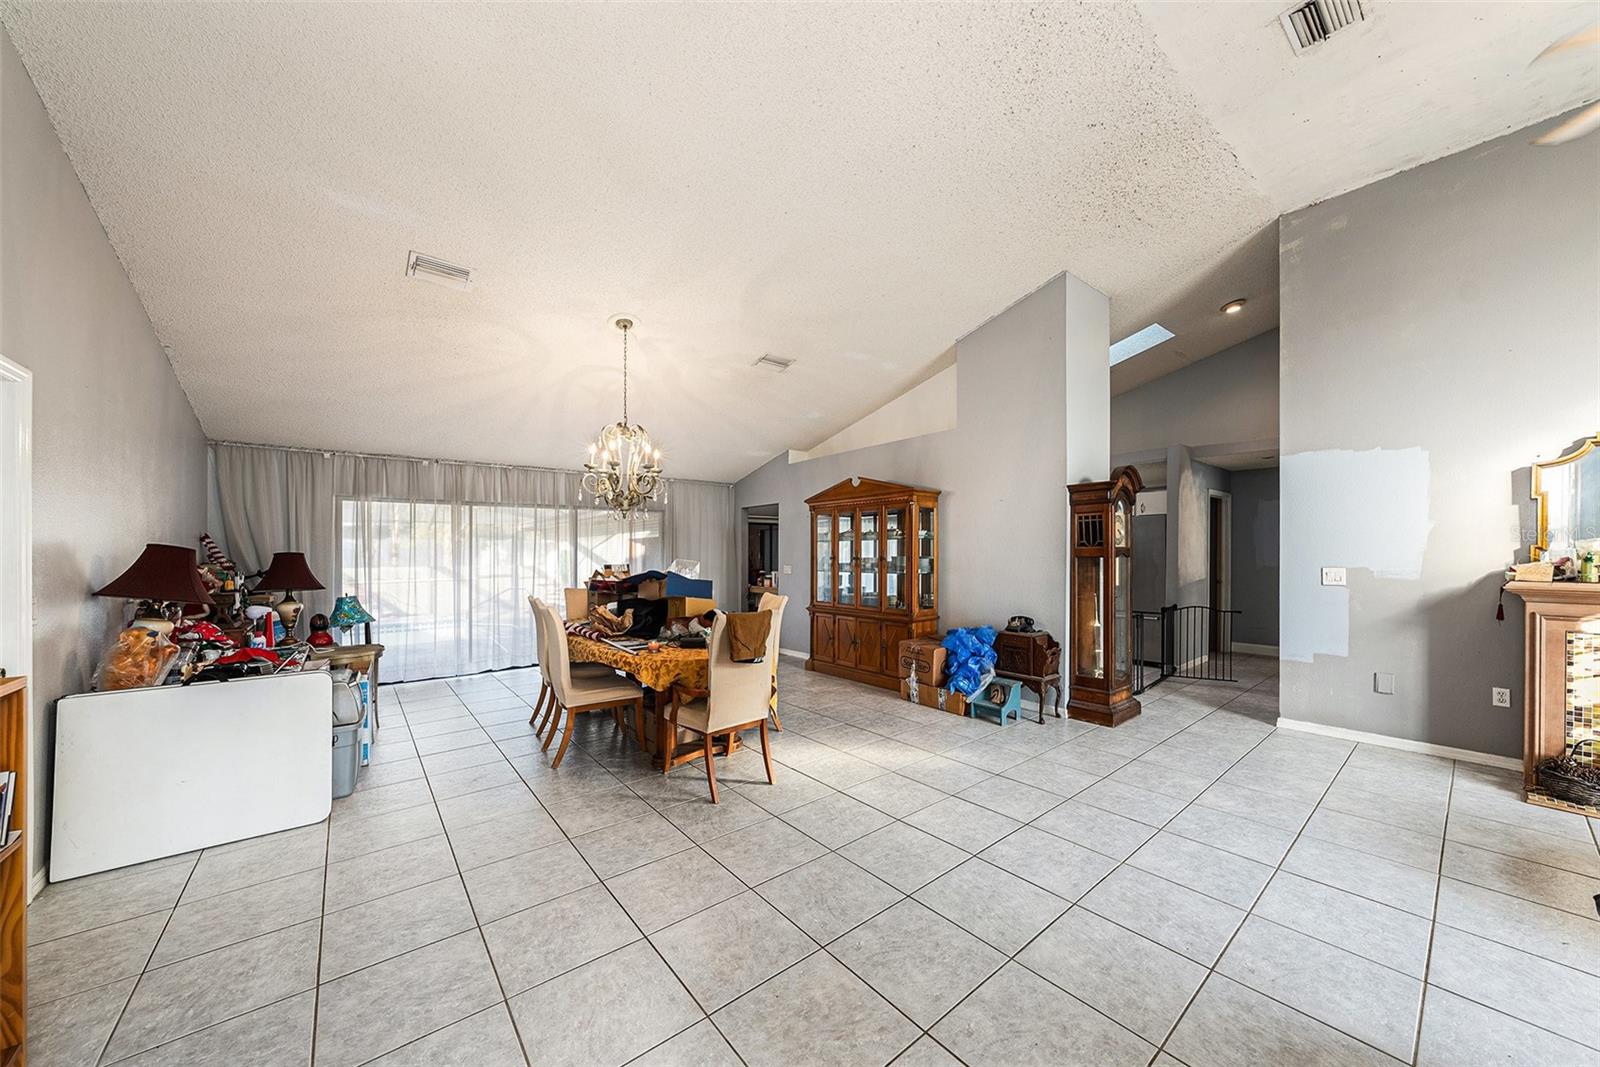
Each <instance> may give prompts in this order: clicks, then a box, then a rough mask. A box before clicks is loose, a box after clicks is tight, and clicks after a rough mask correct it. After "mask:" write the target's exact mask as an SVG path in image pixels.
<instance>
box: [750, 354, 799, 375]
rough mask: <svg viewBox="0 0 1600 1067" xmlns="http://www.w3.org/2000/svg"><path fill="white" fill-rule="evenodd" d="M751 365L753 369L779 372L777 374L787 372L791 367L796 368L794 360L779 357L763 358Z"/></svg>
mask: <svg viewBox="0 0 1600 1067" xmlns="http://www.w3.org/2000/svg"><path fill="white" fill-rule="evenodd" d="M750 365H751V366H752V367H760V368H762V369H763V370H770V371H774V372H777V373H782V372H783V371H786V370H788V369H789V368H790V367H792V366H794V360H792V359H780V358H779V357H777V356H762V357H761V358H760V359H758V360H756V361H755V362H754V363H752V364H750Z"/></svg>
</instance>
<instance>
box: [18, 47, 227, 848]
mask: <svg viewBox="0 0 1600 1067" xmlns="http://www.w3.org/2000/svg"><path fill="white" fill-rule="evenodd" d="M0 354H4V355H5V356H6V358H8V359H10V360H12V361H14V362H16V363H20V364H22V365H23V366H25V367H27V368H28V369H29V370H31V371H32V372H33V529H34V550H33V603H34V634H33V636H34V653H33V655H34V660H33V707H34V722H33V727H34V730H33V746H34V751H35V771H36V773H37V777H36V778H35V779H34V781H33V787H32V794H33V795H32V797H31V803H30V805H29V806H30V809H31V817H32V818H33V819H34V820H35V823H34V825H35V826H37V827H39V828H41V830H42V829H44V828H46V827H47V826H48V818H47V817H46V814H45V812H46V807H45V799H46V794H47V790H48V786H49V772H50V766H51V753H52V751H53V737H52V724H53V721H54V701H55V699H56V698H57V697H58V696H61V695H62V694H65V693H75V692H81V691H83V690H84V689H86V688H87V687H88V683H89V678H90V675H91V674H92V673H93V670H94V665H95V662H96V660H97V659H98V658H99V656H100V654H101V652H102V651H103V650H104V649H105V647H106V644H107V642H108V640H109V639H110V637H111V636H112V635H113V634H114V633H115V632H116V631H117V630H118V629H119V628H120V626H121V625H122V623H123V622H124V615H125V612H126V605H125V604H123V603H122V602H121V601H115V600H98V599H95V598H94V597H91V596H90V595H89V594H90V593H91V592H93V590H95V589H96V588H98V587H99V586H100V585H102V584H103V583H105V582H107V581H109V580H110V579H112V578H114V577H116V575H117V574H119V573H120V572H121V571H122V569H123V568H125V567H127V565H128V564H129V563H131V562H133V560H134V558H135V557H136V556H137V555H138V554H139V550H140V549H142V548H143V547H144V545H145V543H146V542H147V541H165V542H170V543H172V544H183V545H193V544H195V543H196V538H197V537H198V535H199V534H200V532H201V530H203V529H204V528H205V527H204V523H205V520H206V479H205V471H206V449H205V438H204V435H203V434H202V433H201V432H200V424H199V422H198V421H197V420H196V419H195V415H194V411H193V409H191V408H190V406H189V401H188V400H187V399H186V398H185V396H184V394H183V391H182V390H181V389H180V388H179V387H178V381H177V378H176V377H175V376H174V375H173V373H172V367H171V365H170V364H169V363H168V362H167V358H166V356H165V354H164V353H163V352H162V350H161V345H160V343H159V342H158V341H157V339H156V336H155V333H154V332H153V331H152V330H151V327H150V322H149V320H148V319H147V318H146V316H145V313H144V308H143V306H142V305H141V303H140V302H139V298H138V296H137V295H136V294H135V293H134V291H133V287H132V285H130V284H129V282H128V278H127V275H126V274H125V273H124V272H123V269H122V265H121V263H120V262H119V261H118V259H117V256H116V254H115V253H114V252H113V251H112V249H111V245H110V243H109V242H108V241H107V240H106V236H105V232H104V231H103V230H102V229H101V227H100V220H99V218H98V217H97V216H96V215H95V212H94V209H93V208H92V207H90V205H89V200H88V198H87V197H86V196H85V195H84V192H83V187H82V186H81V185H79V184H78V178H77V175H76V174H75V173H74V171H73V169H72V165H71V163H69V162H68V160H67V157H66V155H65V153H63V152H62V150H61V145H60V143H59V142H58V141H57V140H56V136H55V132H54V131H53V130H52V128H51V126H50V122H49V120H48V119H47V118H46V116H45V111H44V107H43V106H42V105H41V104H40V102H39V97H38V95H37V94H36V93H35V92H34V88H33V83H32V82H31V81H30V80H29V78H28V75H27V72H26V71H25V70H24V69H23V66H22V61H21V60H20V59H19V58H18V57H17V53H16V51H15V49H13V47H12V45H11V39H10V37H9V36H7V35H6V34H5V33H4V31H3V30H0ZM108 770H109V769H108ZM42 853H43V850H41V854H39V855H35V856H34V857H33V865H34V867H35V868H36V869H37V868H39V867H42V866H43V862H44V858H45V857H44V855H43V854H42Z"/></svg>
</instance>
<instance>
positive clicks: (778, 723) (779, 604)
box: [756, 593, 789, 733]
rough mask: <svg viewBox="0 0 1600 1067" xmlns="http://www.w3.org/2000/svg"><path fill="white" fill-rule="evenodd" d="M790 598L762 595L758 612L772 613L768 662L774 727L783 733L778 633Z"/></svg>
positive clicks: (770, 594) (777, 595)
mask: <svg viewBox="0 0 1600 1067" xmlns="http://www.w3.org/2000/svg"><path fill="white" fill-rule="evenodd" d="M788 603H789V598H788V597H786V596H781V595H779V594H777V593H762V594H761V602H760V603H759V604H757V605H756V610H757V611H770V612H772V630H771V632H770V633H769V634H768V636H767V662H768V663H771V664H772V700H771V702H770V705H771V708H772V725H773V726H774V727H775V728H776V729H777V730H778V731H779V732H780V733H781V732H782V731H783V720H782V719H780V718H778V631H779V630H780V629H782V628H783V609H784V606H785V605H787V604H788Z"/></svg>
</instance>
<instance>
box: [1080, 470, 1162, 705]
mask: <svg viewBox="0 0 1600 1067" xmlns="http://www.w3.org/2000/svg"><path fill="white" fill-rule="evenodd" d="M1143 488H1144V482H1143V481H1142V480H1141V479H1140V478H1139V472H1138V471H1137V470H1135V469H1134V468H1133V467H1118V468H1117V469H1116V470H1114V471H1112V472H1111V480H1110V481H1109V482H1084V483H1082V484H1079V485H1073V486H1068V487H1067V491H1068V494H1069V497H1070V499H1071V503H1072V519H1071V523H1070V525H1069V526H1068V531H1069V534H1070V536H1071V538H1072V573H1071V578H1070V586H1069V588H1070V590H1071V616H1072V617H1071V620H1070V622H1069V623H1068V629H1069V630H1070V632H1071V635H1072V640H1071V642H1070V648H1071V656H1072V662H1071V667H1070V669H1071V672H1072V676H1071V688H1070V689H1069V691H1068V700H1067V715H1068V717H1070V718H1073V719H1082V720H1083V721H1085V722H1092V723H1096V724H1098V725H1100V726H1119V725H1121V724H1122V723H1125V722H1127V721H1128V720H1129V719H1131V718H1133V717H1134V716H1135V715H1137V714H1139V702H1138V701H1137V700H1135V699H1134V697H1133V603H1132V597H1133V585H1132V582H1133V576H1132V574H1131V571H1132V568H1133V505H1134V498H1135V497H1137V496H1138V495H1139V490H1141V489H1143Z"/></svg>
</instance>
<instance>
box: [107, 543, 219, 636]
mask: <svg viewBox="0 0 1600 1067" xmlns="http://www.w3.org/2000/svg"><path fill="white" fill-rule="evenodd" d="M94 595H95V596H114V597H123V598H125V599H127V600H136V601H138V602H139V605H138V607H137V608H135V610H134V619H133V623H132V624H131V625H134V626H143V627H145V628H146V629H150V630H154V631H156V632H157V633H161V634H169V633H171V632H172V624H173V621H174V620H173V619H172V618H170V617H169V616H170V615H171V614H172V613H173V610H174V606H175V605H176V606H177V608H178V610H181V609H182V607H183V606H185V605H189V604H194V605H201V606H204V605H208V604H210V603H211V594H210V593H208V592H206V587H205V585H204V584H203V583H202V582H201V581H200V565H199V561H198V560H197V559H196V558H195V552H194V549H192V548H184V547H183V546H181V545H154V544H151V545H145V546H144V551H143V552H141V553H139V558H138V559H136V560H134V561H133V566H131V567H129V568H128V569H127V570H125V571H123V572H122V573H121V574H119V575H118V576H117V577H116V578H114V579H112V580H111V582H110V583H109V584H107V585H106V586H105V587H104V588H102V589H97V590H95V594H94Z"/></svg>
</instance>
